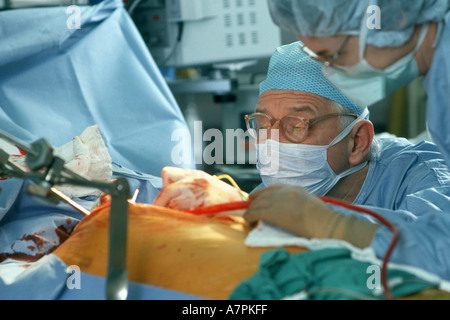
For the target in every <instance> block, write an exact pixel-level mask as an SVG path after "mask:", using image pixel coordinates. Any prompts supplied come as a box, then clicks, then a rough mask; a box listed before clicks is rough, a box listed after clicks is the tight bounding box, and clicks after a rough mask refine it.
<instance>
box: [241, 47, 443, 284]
mask: <svg viewBox="0 0 450 320" xmlns="http://www.w3.org/2000/svg"><path fill="white" fill-rule="evenodd" d="M300 45H301V42H295V43H292V44H290V45H286V46H282V47H280V48H278V49H277V50H276V51H275V53H274V55H273V56H272V58H271V61H270V65H269V70H268V74H267V79H266V80H265V81H263V82H262V83H261V86H260V97H259V99H258V103H257V106H256V110H255V113H254V114H251V115H248V116H247V117H246V120H247V125H248V129H249V132H250V133H252V134H253V135H254V136H255V138H256V139H257V140H256V141H257V155H258V164H257V168H258V170H259V172H260V175H261V178H262V181H263V185H262V186H261V187H259V188H258V189H259V190H257V191H255V192H253V193H252V194H250V200H251V201H252V203H251V205H250V207H249V209H248V210H247V212H246V213H245V215H244V217H245V218H246V219H247V221H249V222H250V223H254V222H257V221H260V220H263V221H266V222H269V223H272V224H275V225H278V226H280V227H282V228H283V229H286V230H288V231H290V232H292V233H294V234H296V235H299V236H301V237H305V238H332V239H339V240H345V241H347V242H349V243H351V244H353V245H354V246H356V247H359V248H365V247H372V248H373V249H374V251H375V252H376V254H377V255H378V256H379V257H383V256H384V254H385V252H386V250H387V247H388V245H389V243H390V241H391V239H392V234H391V232H390V230H388V229H387V228H385V227H384V226H382V225H379V224H377V223H373V222H369V221H366V220H364V219H361V218H360V217H357V216H354V215H349V214H346V213H343V212H340V211H339V210H336V208H333V207H330V206H328V205H326V204H325V203H323V202H322V201H320V200H319V199H318V198H317V197H315V196H327V197H333V198H337V199H339V200H344V201H347V202H352V203H353V204H357V205H361V206H369V207H371V208H373V210H375V211H376V212H379V213H381V214H383V215H384V217H386V218H387V219H388V220H390V221H392V222H393V223H395V225H396V226H397V228H398V229H399V230H400V233H401V240H400V243H399V248H397V250H396V251H395V254H394V260H395V261H397V262H401V263H406V264H413V265H416V266H420V267H422V268H424V269H426V270H429V271H432V272H434V273H437V274H439V275H440V276H443V277H445V278H446V279H450V255H449V251H448V250H446V249H445V250H442V249H441V248H445V247H446V246H448V245H450V209H449V208H450V171H449V168H448V166H447V165H446V164H445V161H444V159H443V158H442V155H441V154H440V153H439V151H438V149H437V148H436V146H435V145H434V144H432V143H429V142H421V143H419V144H417V145H413V144H411V143H409V142H408V141H407V140H406V139H403V138H393V139H392V138H389V139H387V138H385V139H378V140H374V139H373V136H374V133H373V126H372V124H371V122H370V121H369V120H368V110H367V108H360V107H359V106H357V105H356V104H355V103H353V101H352V100H350V99H348V98H347V97H346V96H344V95H343V94H342V93H341V92H340V91H339V90H337V89H336V87H335V86H334V85H333V84H332V83H331V82H330V81H329V80H328V79H327V78H326V77H325V76H324V75H323V73H322V72H321V70H322V66H321V65H320V64H319V63H317V62H315V61H314V60H313V59H311V58H310V57H309V56H308V55H307V54H306V53H304V52H303V51H302V50H300ZM262 187H266V188H262ZM418 257H420V258H419V259H418Z"/></svg>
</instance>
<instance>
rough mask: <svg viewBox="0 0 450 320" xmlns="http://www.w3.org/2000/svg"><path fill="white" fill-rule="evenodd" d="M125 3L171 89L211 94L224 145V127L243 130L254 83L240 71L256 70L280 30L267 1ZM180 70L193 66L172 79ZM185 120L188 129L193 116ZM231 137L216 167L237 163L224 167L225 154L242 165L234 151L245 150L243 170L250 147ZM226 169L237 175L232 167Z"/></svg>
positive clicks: (255, 94)
mask: <svg viewBox="0 0 450 320" xmlns="http://www.w3.org/2000/svg"><path fill="white" fill-rule="evenodd" d="M126 7H127V10H128V12H129V14H130V16H131V17H132V19H133V21H134V22H135V24H136V27H137V28H138V30H139V31H140V33H141V35H142V38H143V40H144V42H145V43H146V44H147V46H148V48H149V50H150V52H151V54H152V56H153V58H154V59H155V62H156V63H157V65H158V66H159V67H160V69H161V70H162V71H163V72H165V71H167V70H169V71H170V70H172V73H170V72H167V73H166V79H167V82H168V85H169V87H170V89H171V91H172V93H174V95H175V96H176V97H179V96H184V97H185V96H191V97H190V98H189V99H187V100H190V101H192V100H195V99H196V98H198V97H200V96H201V95H204V94H212V100H213V101H211V103H207V104H208V107H211V108H213V107H214V104H216V105H218V106H219V108H220V109H221V112H220V116H221V121H222V123H221V130H222V132H223V136H224V146H225V145H226V144H227V143H226V135H225V132H226V130H227V129H229V130H236V129H238V128H241V129H243V130H245V125H244V124H243V120H242V119H244V115H245V114H247V113H251V112H252V111H253V109H254V107H255V105H256V101H257V97H258V85H257V84H256V83H253V84H249V83H248V82H247V83H245V85H242V83H243V82H244V81H242V77H240V75H242V73H243V72H244V71H245V70H244V69H248V68H253V69H255V65H256V66H257V63H258V61H260V60H262V59H268V58H269V57H270V56H271V55H272V54H273V51H274V49H275V48H276V47H278V46H279V45H280V44H281V32H280V29H279V28H278V27H277V26H275V25H274V24H273V23H272V20H271V17H270V12H269V9H268V7H267V3H266V1H261V0H214V1H211V0H134V1H132V0H129V1H128V2H127V4H126ZM181 69H184V70H186V69H191V70H193V69H195V70H196V72H197V75H196V76H195V77H190V78H188V79H185V78H182V77H178V78H177V76H176V71H177V70H178V71H180V70H181ZM262 69H263V70H265V69H266V68H265V67H263V68H262ZM243 70H244V71H243ZM180 105H181V108H182V109H184V113H185V115H186V113H188V114H189V115H192V114H194V113H196V112H195V111H194V112H191V111H192V110H186V108H187V109H189V108H190V107H189V104H188V106H183V105H182V104H181V103H180ZM191 105H192V104H191ZM208 113H209V112H208ZM199 114H200V113H199V112H197V114H196V116H198V115H199ZM186 118H187V122H188V125H190V126H191V127H192V123H190V122H192V118H190V116H187V117H186ZM189 118H190V119H189ZM207 118H208V114H205V113H202V114H200V116H199V118H198V119H197V120H202V121H203V122H207V121H208V119H207ZM205 127H208V125H207V124H206V125H205ZM191 133H192V134H193V132H191ZM235 140H236V141H235V145H236V148H235V149H234V150H229V149H226V148H225V147H224V151H225V152H224V161H223V162H224V165H220V168H221V169H223V168H227V170H228V169H231V168H233V170H235V169H236V168H237V167H238V166H229V165H227V163H230V158H233V157H234V160H235V161H234V163H235V164H237V163H238V162H239V163H241V161H240V159H238V155H242V154H246V158H247V159H248V160H247V167H246V168H245V171H246V172H248V170H249V166H248V162H250V163H252V164H254V163H255V159H256V155H255V152H254V150H249V143H248V138H247V139H246V140H247V141H243V140H242V139H240V138H239V137H237V138H236V139H235ZM226 153H228V154H226ZM253 167H254V166H253ZM203 169H205V168H203ZM206 170H207V169H206ZM207 171H210V170H207ZM210 172H211V171H210ZM226 173H231V174H233V176H235V177H236V176H242V174H239V173H236V172H235V171H233V172H226ZM238 183H239V184H243V182H242V181H239V182H238Z"/></svg>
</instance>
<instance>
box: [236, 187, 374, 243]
mask: <svg viewBox="0 0 450 320" xmlns="http://www.w3.org/2000/svg"><path fill="white" fill-rule="evenodd" d="M250 200H251V201H252V203H251V205H250V207H249V208H248V210H247V211H246V212H245V213H244V218H245V219H246V220H247V221H248V222H249V223H255V222H257V221H259V220H263V221H266V222H269V223H271V224H273V225H276V226H279V227H281V228H283V229H285V230H287V231H289V232H291V233H293V234H296V235H298V236H301V237H304V238H318V239H325V238H328V239H339V240H345V241H347V242H349V243H351V244H353V245H355V246H356V247H359V248H365V247H367V246H369V245H370V243H371V242H372V240H373V237H374V235H375V232H376V230H377V228H378V226H377V225H375V224H373V223H370V222H368V221H364V220H361V219H358V218H356V217H353V216H344V215H342V214H340V213H338V212H336V211H334V210H333V209H331V208H330V207H329V206H328V205H327V204H326V203H324V202H323V201H322V200H320V199H319V198H317V197H316V196H313V195H311V194H310V193H308V192H307V191H306V190H305V189H303V188H301V187H295V186H271V187H268V188H265V189H262V190H259V191H256V192H254V193H252V194H250Z"/></svg>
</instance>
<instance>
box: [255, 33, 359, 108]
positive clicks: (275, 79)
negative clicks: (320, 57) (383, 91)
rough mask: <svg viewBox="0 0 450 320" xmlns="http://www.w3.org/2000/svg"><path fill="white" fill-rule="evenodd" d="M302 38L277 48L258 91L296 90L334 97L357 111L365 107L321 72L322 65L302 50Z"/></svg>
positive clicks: (329, 97)
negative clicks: (354, 100)
mask: <svg viewBox="0 0 450 320" xmlns="http://www.w3.org/2000/svg"><path fill="white" fill-rule="evenodd" d="M300 44H301V42H300V41H297V42H294V43H291V44H288V45H285V46H281V47H279V48H277V49H276V50H275V53H274V54H273V55H272V57H271V59H270V63H269V70H268V72H267V78H266V80H264V81H263V82H261V84H260V87H259V94H260V95H261V94H262V93H263V92H265V91H267V90H296V91H304V92H309V93H313V94H316V95H318V96H321V97H324V98H327V99H329V100H332V101H335V102H337V103H339V104H340V105H342V106H344V107H346V108H347V109H349V110H351V111H353V112H355V113H356V114H358V115H361V113H362V112H363V111H364V109H362V108H360V107H358V106H357V105H356V104H355V103H354V102H353V101H352V100H350V99H349V98H347V97H346V96H345V95H344V94H342V93H341V92H340V91H339V90H338V89H337V88H336V87H335V86H334V85H333V83H331V82H330V81H329V80H328V79H327V78H326V77H325V76H324V75H323V73H322V65H321V64H319V63H318V62H316V61H314V60H313V59H311V58H310V57H309V56H308V55H306V54H305V53H304V52H303V51H302V50H300Z"/></svg>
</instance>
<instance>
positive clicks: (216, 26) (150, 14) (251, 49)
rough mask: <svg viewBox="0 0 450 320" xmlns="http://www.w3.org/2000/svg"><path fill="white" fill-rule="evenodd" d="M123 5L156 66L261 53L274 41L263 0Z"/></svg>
mask: <svg viewBox="0 0 450 320" xmlns="http://www.w3.org/2000/svg"><path fill="white" fill-rule="evenodd" d="M127 6H128V12H129V14H130V15H131V17H132V18H133V20H134V21H135V24H136V26H137V28H138V29H139V31H140V32H141V34H142V37H143V39H144V41H145V42H146V43H147V46H148V47H149V49H150V51H151V53H152V55H153V57H154V59H155V61H156V63H157V64H158V65H159V66H173V67H190V66H195V65H207V64H214V63H218V62H223V61H236V60H245V59H255V58H259V57H266V56H270V55H271V54H272V53H273V49H274V48H275V47H276V45H278V44H279V29H278V28H277V27H276V26H274V25H273V24H271V23H268V22H270V21H271V20H270V14H269V9H268V7H267V4H266V2H265V1H258V0H215V1H211V0H135V1H128V4H127Z"/></svg>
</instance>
